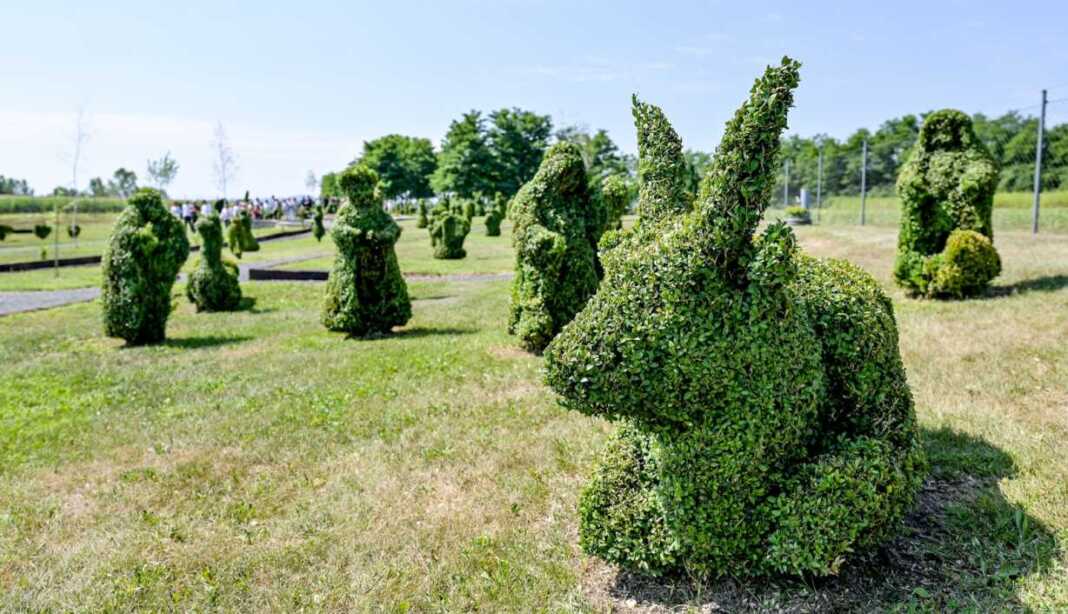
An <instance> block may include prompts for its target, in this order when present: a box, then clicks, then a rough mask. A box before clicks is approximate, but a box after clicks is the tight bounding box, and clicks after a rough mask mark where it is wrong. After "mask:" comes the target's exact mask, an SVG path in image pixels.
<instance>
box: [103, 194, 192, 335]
mask: <svg viewBox="0 0 1068 614" xmlns="http://www.w3.org/2000/svg"><path fill="white" fill-rule="evenodd" d="M188 257H189V239H188V238H187V237H186V235H185V227H184V226H183V225H182V222H181V220H179V219H178V218H176V217H174V216H173V215H171V214H170V212H169V211H167V209H166V208H165V207H164V206H163V200H162V198H160V193H159V192H157V191H156V190H152V189H149V188H143V189H140V190H138V191H137V192H135V193H134V194H133V195H132V196H130V198H129V200H128V201H127V206H126V209H124V210H123V212H122V213H121V214H120V215H119V218H118V219H117V220H116V221H115V227H114V229H113V230H112V232H111V237H110V238H109V239H108V242H107V245H106V246H105V248H104V257H103V276H104V285H103V293H102V295H101V302H102V303H103V306H104V331H105V332H106V333H107V335H108V336H109V337H119V338H121V339H125V340H126V343H128V344H130V345H140V344H146V343H158V342H160V341H163V339H164V338H165V333H166V327H167V317H168V316H169V315H170V313H171V288H172V287H173V286H174V281H175V279H176V277H177V275H178V270H179V269H181V268H182V264H184V263H185V260H186V258H188Z"/></svg>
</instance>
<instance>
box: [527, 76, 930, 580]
mask: <svg viewBox="0 0 1068 614" xmlns="http://www.w3.org/2000/svg"><path fill="white" fill-rule="evenodd" d="M798 69H799V64H798V63H797V62H795V61H793V60H790V59H788V58H784V59H783V62H782V64H781V65H780V66H777V67H771V68H768V69H767V72H766V73H765V74H764V76H763V77H762V78H760V79H758V80H757V81H756V84H755V85H754V86H753V89H752V91H751V95H750V98H749V100H748V102H746V103H745V104H744V105H743V106H742V107H741V109H739V110H738V112H737V113H736V114H735V116H734V118H733V119H732V120H730V122H728V124H727V127H726V130H725V133H724V136H723V140H722V142H721V143H720V145H719V148H718V149H717V151H716V155H715V158H714V161H713V163H712V166H711V168H710V170H709V173H708V175H707V177H706V178H705V180H704V182H703V184H702V189H701V195H700V198H699V199H698V201H697V202H696V203H692V202H691V198H692V197H691V196H690V194H691V193H690V192H689V191H688V190H687V189H686V187H685V179H686V178H685V175H684V174H682V173H680V172H679V169H681V168H684V167H683V163H684V161H683V158H682V149H681V142H680V140H679V138H678V136H677V135H676V134H675V132H674V130H672V129H671V126H670V125H669V124H668V123H667V120H666V119H664V117H663V113H662V112H661V111H660V110H659V109H658V108H656V107H653V106H651V105H647V104H643V103H640V102H638V101H637V100H635V103H634V104H635V113H634V115H635V120H636V124H637V127H638V151H639V155H640V166H639V169H640V173H639V178H640V192H639V194H640V195H639V204H638V211H639V220H638V222H637V224H636V226H634V227H633V228H631V229H629V230H626V231H623V232H620V233H616V234H614V235H613V238H614V241H613V245H611V246H609V247H607V251H604V252H603V253H602V261H603V262H604V268H605V277H604V281H603V283H601V284H600V287H599V289H598V290H597V293H596V294H595V295H594V296H593V297H592V298H590V300H589V302H588V303H587V304H586V307H585V308H584V309H583V310H582V311H581V312H580V313H579V314H578V315H577V316H575V318H574V320H573V321H572V322H571V323H570V324H568V325H567V326H565V327H564V329H563V331H562V332H560V334H559V335H558V336H557V337H556V338H555V339H554V340H553V342H552V343H551V344H550V345H549V347H548V348H547V349H546V351H545V366H546V381H547V383H548V384H549V386H550V387H551V388H552V389H553V390H554V391H556V392H557V393H558V394H559V395H560V396H561V403H562V404H563V405H564V406H565V407H567V408H569V409H573V410H577V411H579V412H582V413H584V414H589V415H593V416H602V417H605V418H609V419H612V420H616V421H619V422H620V423H621V428H620V430H619V431H618V433H617V434H616V436H615V437H614V438H613V439H612V440H611V442H610V443H609V445H608V447H607V448H606V450H605V452H604V456H603V460H602V463H601V465H600V467H599V468H598V469H597V470H596V472H595V474H594V476H593V479H592V481H591V483H590V484H589V486H588V487H587V488H586V490H585V491H584V492H583V494H582V496H581V499H580V508H579V510H580V526H579V540H580V544H581V546H582V548H583V549H584V550H585V551H586V552H587V553H590V554H593V555H596V556H599V557H601V558H603V559H606V560H608V561H611V562H614V563H616V564H619V565H621V566H623V567H626V568H628V569H632V570H636V571H639V572H643V573H648V574H654V575H657V574H663V573H668V572H682V571H685V572H687V573H691V574H694V575H699V576H722V575H727V574H730V575H735V576H744V575H761V574H778V573H786V574H799V575H800V574H814V575H828V574H834V573H836V572H837V571H838V569H839V568H840V566H841V565H842V564H843V562H844V561H845V560H847V559H848V558H849V557H850V556H853V555H854V554H855V553H858V552H861V551H863V550H865V549H868V548H871V547H873V546H875V545H877V544H879V543H881V542H882V541H884V540H886V539H887V538H888V537H890V536H892V535H893V534H894V532H895V531H896V530H897V528H898V526H899V524H900V522H901V520H902V518H903V517H904V515H905V513H906V512H907V511H908V510H909V509H910V507H911V505H912V504H913V501H914V498H915V495H916V493H917V491H918V489H919V487H920V484H921V482H922V480H923V476H924V471H925V461H924V455H923V450H922V447H921V444H920V442H919V438H918V433H917V427H916V418H915V414H914V410H913V405H912V397H911V394H910V391H909V388H908V383H907V381H906V379H905V371H904V368H903V366H902V362H901V357H900V354H899V351H898V345H897V328H896V324H895V321H894V313H893V308H892V305H891V303H890V301H889V299H888V298H887V297H886V296H885V294H883V292H882V290H881V289H880V287H879V285H878V283H876V282H875V281H874V280H873V279H872V278H871V277H870V276H869V275H867V274H866V273H864V272H863V271H861V270H860V269H858V268H857V267H855V266H853V265H850V264H848V263H846V262H841V261H833V260H831V261H819V260H815V259H812V258H808V257H805V256H803V255H801V254H800V253H799V250H798V248H797V244H796V240H795V239H794V236H793V233H792V231H791V230H790V228H789V227H787V226H786V225H785V224H782V223H773V224H770V225H769V226H768V227H767V228H766V229H765V230H764V231H763V232H762V233H761V234H760V235H759V236H758V237H755V238H754V232H755V231H756V229H757V225H758V223H759V222H760V220H761V217H762V213H763V211H764V209H765V208H766V206H767V204H768V202H769V201H770V200H771V194H770V191H771V188H772V186H773V184H774V175H775V171H776V169H777V165H776V162H775V160H776V156H777V154H778V151H779V138H780V134H781V132H782V130H783V129H784V128H785V126H786V118H787V112H788V110H789V108H790V106H791V105H792V102H793V90H794V88H795V87H796V86H797V84H798V80H799V76H798ZM606 238H607V237H606Z"/></svg>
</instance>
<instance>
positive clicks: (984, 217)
mask: <svg viewBox="0 0 1068 614" xmlns="http://www.w3.org/2000/svg"><path fill="white" fill-rule="evenodd" d="M997 183H998V170H997V165H996V163H995V162H994V159H993V157H992V156H991V155H990V153H989V152H988V151H987V149H986V146H985V145H983V143H982V141H980V140H979V138H978V137H977V136H976V135H975V131H974V129H973V128H972V120H971V118H970V117H968V116H967V115H965V114H964V113H961V112H960V111H955V110H952V109H945V110H942V111H937V112H935V113H931V114H930V115H928V116H927V117H926V118H925V119H924V122H923V127H922V128H921V129H920V135H919V138H918V139H917V140H916V144H915V145H914V146H913V148H912V152H911V153H910V154H909V157H908V159H907V160H906V162H905V163H904V164H903V165H902V167H901V173H900V174H899V175H898V179H897V191H898V194H899V195H900V197H901V209H902V210H901V230H900V232H899V234H898V248H897V261H896V262H895V264H894V279H895V280H896V281H897V283H898V285H900V286H901V287H903V288H905V290H906V291H907V292H908V293H909V294H910V295H913V296H926V297H931V298H949V297H951V298H965V297H969V296H976V295H979V294H982V293H983V292H984V291H985V290H986V288H987V287H988V286H989V284H990V281H991V280H993V279H994V278H995V277H997V276H998V275H999V274H1000V273H1001V259H1000V258H999V257H998V255H997V251H995V250H994V246H993V237H994V231H993V226H992V223H991V213H992V211H993V207H994V190H995V188H996V187H997ZM962 230H963V231H970V232H971V233H974V234H978V235H981V236H983V237H985V238H986V241H985V242H981V241H978V240H977V239H975V238H974V237H971V236H970V235H969V238H968V239H964V238H960V239H958V241H957V242H958V243H959V245H958V246H957V247H956V248H954V252H955V253H954V256H953V259H952V262H951V261H950V259H949V258H948V257H947V256H948V255H949V254H948V250H949V240H950V237H951V236H952V235H953V234H954V233H955V232H956V231H962ZM965 242H966V244H965ZM973 257H974V258H976V259H977V261H975V262H970V260H971V259H972V258H973ZM942 267H950V270H946V271H943V270H942Z"/></svg>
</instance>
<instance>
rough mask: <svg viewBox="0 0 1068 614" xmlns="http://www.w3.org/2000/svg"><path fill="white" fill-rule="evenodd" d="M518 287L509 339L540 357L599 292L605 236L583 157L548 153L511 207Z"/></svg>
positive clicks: (575, 151)
mask: <svg viewBox="0 0 1068 614" xmlns="http://www.w3.org/2000/svg"><path fill="white" fill-rule="evenodd" d="M510 215H511V219H512V221H513V224H514V225H513V227H512V245H513V246H514V247H515V251H516V260H515V279H514V281H513V284H512V303H511V312H510V318H509V323H508V332H509V333H511V334H513V335H516V336H517V337H518V338H519V344H520V345H521V346H522V347H523V348H524V349H526V350H528V351H531V352H541V351H542V350H544V349H545V346H547V345H548V344H549V342H550V341H552V339H553V337H555V336H556V334H557V333H559V332H560V329H561V328H563V327H564V325H565V324H567V323H568V322H570V321H571V319H572V318H574V317H575V314H576V313H578V312H579V310H580V309H582V307H583V306H584V305H585V304H586V301H587V300H588V299H589V298H590V296H592V295H593V293H594V292H596V291H597V283H598V280H599V278H598V270H597V266H598V265H597V241H598V240H599V239H600V235H601V232H602V231H603V221H602V220H600V219H599V217H598V211H596V210H595V207H594V203H593V201H592V199H591V198H590V193H589V188H588V186H587V179H586V167H585V165H584V164H583V161H582V153H581V152H580V150H579V148H578V146H576V145H575V144H573V143H566V142H565V143H557V144H555V145H553V146H552V147H550V148H549V151H547V152H546V153H545V157H544V158H543V159H542V162H541V166H539V167H538V172H537V173H536V174H535V175H534V177H533V178H532V179H531V180H530V181H528V182H527V183H526V184H525V185H524V186H523V187H522V188H520V189H519V192H518V193H517V194H516V195H515V198H514V199H513V200H512V206H511V213H510Z"/></svg>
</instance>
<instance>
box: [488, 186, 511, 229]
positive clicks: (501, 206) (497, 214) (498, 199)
mask: <svg viewBox="0 0 1068 614" xmlns="http://www.w3.org/2000/svg"><path fill="white" fill-rule="evenodd" d="M506 202H507V199H506V198H505V197H504V194H501V193H500V192H497V195H496V196H495V197H494V199H493V204H492V205H491V206H490V208H489V211H486V236H487V237H499V236H501V222H503V221H504V212H505V210H506V209H507V208H508V207H507V205H506V204H505V203H506Z"/></svg>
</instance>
